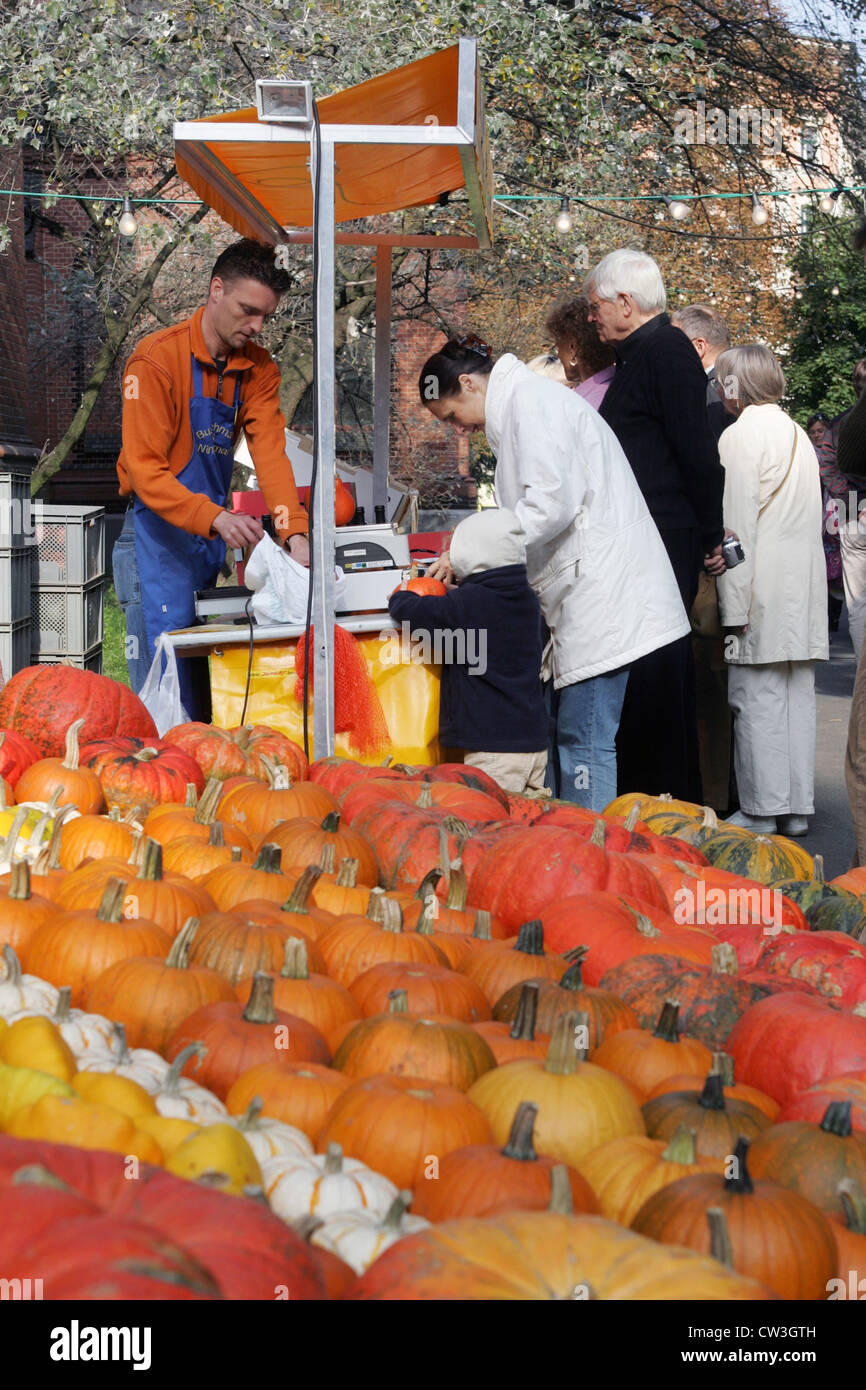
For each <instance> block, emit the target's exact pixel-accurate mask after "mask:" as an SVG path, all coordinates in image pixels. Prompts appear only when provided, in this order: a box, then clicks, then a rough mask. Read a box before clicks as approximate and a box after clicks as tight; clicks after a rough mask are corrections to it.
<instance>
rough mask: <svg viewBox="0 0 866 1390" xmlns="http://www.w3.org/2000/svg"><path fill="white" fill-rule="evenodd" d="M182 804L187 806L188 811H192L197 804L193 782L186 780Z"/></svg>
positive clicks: (196, 793) (196, 794)
mask: <svg viewBox="0 0 866 1390" xmlns="http://www.w3.org/2000/svg"><path fill="white" fill-rule="evenodd" d="M183 804H184V806H186V807H188V808H189V810H190V811H194V810H195V808H196V806H197V805H198V791H197V790H196V785H195V782H187V784H186V795H185V797H184V799H183Z"/></svg>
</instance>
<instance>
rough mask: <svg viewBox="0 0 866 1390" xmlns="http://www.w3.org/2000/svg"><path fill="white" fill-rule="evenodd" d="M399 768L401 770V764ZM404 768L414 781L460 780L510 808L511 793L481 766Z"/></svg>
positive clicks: (449, 764)
mask: <svg viewBox="0 0 866 1390" xmlns="http://www.w3.org/2000/svg"><path fill="white" fill-rule="evenodd" d="M391 770H392V771H393V770H394V769H391ZM397 770H400V765H399V764H398V768H397ZM403 770H404V771H405V772H406V775H407V777H409V779H410V780H411V781H413V782H459V783H460V785H461V786H463V787H471V788H472V790H473V791H477V792H484V794H485V795H486V796H492V797H493V799H494V801H498V802H499V804H500V806H501V807H502V809H503V811H507V810H508V809H509V804H510V796H509V793H508V792H506V791H503V789H502V788H501V787H500V785H499V783H498V782H496V781H495V780H494V779H493V778H492V777H491V776H490V774H489V773H487V772H484V771H482V769H481V768H480V767H472V765H471V764H466V763H423V764H419V766H418V767H414V768H411V769H405V768H404V769H403Z"/></svg>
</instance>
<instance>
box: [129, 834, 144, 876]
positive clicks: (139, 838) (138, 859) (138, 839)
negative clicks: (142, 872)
mask: <svg viewBox="0 0 866 1390" xmlns="http://www.w3.org/2000/svg"><path fill="white" fill-rule="evenodd" d="M144 839H145V837H144V836H143V835H134V836H133V840H132V849H131V850H130V851H129V858H128V859H127V861H126V862H127V864H129V865H130V867H131V868H133V869H140V868H141V866H142V864H143V863H144Z"/></svg>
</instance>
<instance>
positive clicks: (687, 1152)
mask: <svg viewBox="0 0 866 1390" xmlns="http://www.w3.org/2000/svg"><path fill="white" fill-rule="evenodd" d="M696 1140H697V1131H696V1130H694V1129H689V1127H688V1125H680V1126H679V1128H678V1129H677V1130H676V1132H675V1133H674V1135H673V1136H672V1138H671V1140H670V1143H669V1144H668V1146H667V1148H666V1149H663V1150H662V1158H663V1159H665V1161H666V1162H667V1163H683V1164H688V1163H696V1162H697V1144H696Z"/></svg>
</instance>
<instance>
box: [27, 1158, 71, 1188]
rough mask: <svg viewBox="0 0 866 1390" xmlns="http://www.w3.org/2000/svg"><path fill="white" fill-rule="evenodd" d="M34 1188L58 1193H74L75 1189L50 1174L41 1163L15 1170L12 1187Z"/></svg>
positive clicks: (55, 1175) (29, 1164)
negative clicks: (42, 1188)
mask: <svg viewBox="0 0 866 1390" xmlns="http://www.w3.org/2000/svg"><path fill="white" fill-rule="evenodd" d="M24 1185H26V1186H28V1187H29V1186H36V1187H53V1188H56V1190H57V1191H58V1192H74V1191H75V1189H74V1188H73V1187H70V1186H69V1184H68V1183H65V1182H64V1181H63V1179H62V1178H58V1176H57V1174H56V1173H52V1172H51V1169H50V1168H46V1167H45V1166H44V1164H42V1163H28V1164H26V1165H25V1167H23V1168H16V1170H15V1172H14V1173H13V1174H12V1186H13V1187H19V1186H24Z"/></svg>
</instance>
